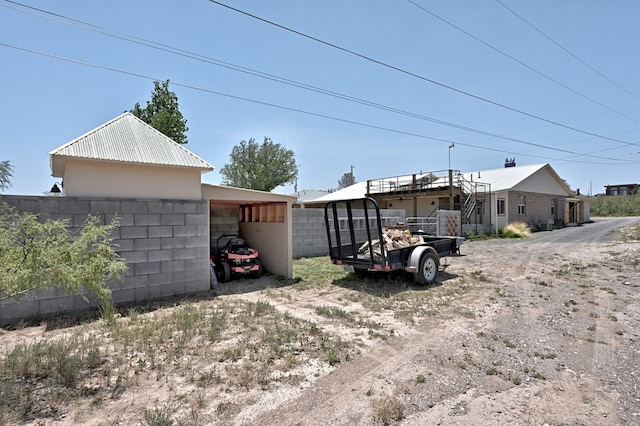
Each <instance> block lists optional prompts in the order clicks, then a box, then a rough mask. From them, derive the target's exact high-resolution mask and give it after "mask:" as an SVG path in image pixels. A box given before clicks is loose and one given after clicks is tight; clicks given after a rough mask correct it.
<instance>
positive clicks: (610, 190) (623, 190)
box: [605, 183, 640, 195]
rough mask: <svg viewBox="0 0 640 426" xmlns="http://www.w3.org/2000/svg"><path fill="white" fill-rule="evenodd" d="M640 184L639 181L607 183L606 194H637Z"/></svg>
mask: <svg viewBox="0 0 640 426" xmlns="http://www.w3.org/2000/svg"><path fill="white" fill-rule="evenodd" d="M639 188H640V184H637V183H627V184H624V185H606V186H605V194H606V195H635V194H638V193H639V192H640V191H638V189H639Z"/></svg>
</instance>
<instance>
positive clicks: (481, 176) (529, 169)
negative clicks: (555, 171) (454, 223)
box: [463, 163, 548, 192]
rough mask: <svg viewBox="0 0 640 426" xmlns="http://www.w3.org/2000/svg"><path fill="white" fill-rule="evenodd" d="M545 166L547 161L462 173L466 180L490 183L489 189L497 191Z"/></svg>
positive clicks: (507, 188) (511, 185) (511, 186)
mask: <svg viewBox="0 0 640 426" xmlns="http://www.w3.org/2000/svg"><path fill="white" fill-rule="evenodd" d="M547 166H548V164H547V163H543V164H530V165H526V166H516V167H503V168H501V169H492V170H483V171H479V172H473V173H463V175H464V178H465V179H466V180H473V181H477V182H482V183H488V184H491V191H493V192H498V191H506V190H509V189H512V188H514V187H515V186H516V185H518V184H519V183H520V182H522V181H524V180H525V179H527V178H528V177H530V176H531V175H533V174H534V173H536V172H537V171H538V170H540V169H542V168H544V167H547Z"/></svg>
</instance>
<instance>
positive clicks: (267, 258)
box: [49, 112, 296, 278]
mask: <svg viewBox="0 0 640 426" xmlns="http://www.w3.org/2000/svg"><path fill="white" fill-rule="evenodd" d="M49 157H50V165H51V174H52V176H53V177H56V178H60V179H62V184H63V188H64V190H63V195H64V196H66V197H104V198H112V197H114V198H121V199H122V198H129V199H134V200H140V199H145V200H147V199H158V200H207V201H208V203H209V212H210V213H209V215H208V219H207V224H208V227H209V231H210V238H209V240H210V241H214V240H215V237H216V235H215V234H216V232H218V233H222V232H230V231H231V232H232V231H239V232H240V234H241V235H242V237H243V238H244V239H245V240H246V241H247V242H248V243H249V244H250V245H251V246H252V247H254V248H256V249H258V250H259V252H260V256H261V260H262V263H263V265H264V267H265V269H266V270H267V271H268V272H271V273H274V274H278V275H282V276H284V277H288V278H290V277H292V275H293V266H292V265H293V260H292V248H291V247H292V226H291V221H292V219H291V208H292V205H293V203H294V202H295V201H296V199H295V197H290V196H285V195H279V194H273V193H268V192H262V191H250V190H244V189H238V188H232V187H226V186H217V185H209V184H203V183H202V181H201V176H202V174H204V173H208V172H211V171H213V170H214V166H213V165H211V164H210V163H208V162H207V161H205V160H204V159H202V158H200V157H199V156H197V155H196V154H194V153H193V152H191V151H189V150H188V149H186V148H185V147H184V146H183V145H180V144H177V143H176V142H174V141H173V140H171V139H170V138H168V137H167V136H165V135H164V134H162V133H160V132H159V131H157V130H156V129H154V128H153V127H151V126H149V125H148V124H146V123H145V122H143V121H142V120H140V119H139V118H137V117H136V116H134V115H133V114H131V113H128V112H126V113H124V114H121V115H120V116H118V117H116V118H114V119H113V120H110V121H108V122H107V123H104V124H103V125H101V126H98V127H96V128H95V129H93V130H91V131H89V132H87V133H85V134H84V135H82V136H79V137H78V138H76V139H74V140H72V141H70V142H68V143H66V144H64V145H62V146H60V147H58V148H56V149H54V150H52V151H51V152H49ZM220 210H225V219H224V222H225V223H224V225H225V226H226V228H225V229H226V230H225V231H218V230H217V228H216V226H217V225H219V223H216V220H215V219H214V220H213V221H212V217H214V216H215V215H214V216H212V214H213V213H214V212H216V211H220ZM203 262H208V258H207V259H203Z"/></svg>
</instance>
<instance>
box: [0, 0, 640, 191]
mask: <svg viewBox="0 0 640 426" xmlns="http://www.w3.org/2000/svg"><path fill="white" fill-rule="evenodd" d="M222 3H224V4H226V5H229V6H231V7H234V8H237V9H239V10H241V11H244V12H246V13H248V14H251V15H254V17H252V16H248V15H247V14H243V13H240V12H238V11H233V10H231V9H229V8H226V7H223V6H221V5H218V4H216V3H214V2H211V1H206V0H190V1H164V0H154V1H150V0H149V1H145V0H139V1H136V2H130V1H121V0H112V1H110V2H101V3H99V4H100V6H99V7H98V6H96V5H97V4H98V3H95V2H86V1H70V0H68V1H64V2H51V1H33V0H22V1H18V2H13V1H6V0H0V63H1V64H2V66H1V67H0V77H1V81H2V96H1V97H0V117H2V137H1V144H0V161H1V160H9V161H11V163H12V164H13V166H14V177H13V179H12V187H11V188H10V190H9V191H7V193H11V194H41V193H43V192H46V191H47V190H48V189H49V188H51V185H52V184H53V183H54V182H55V181H56V180H55V179H54V178H52V177H51V176H50V173H51V172H50V168H49V156H48V152H49V151H50V150H52V149H54V148H56V147H58V146H60V145H63V144H64V143H66V142H68V141H70V140H72V139H74V138H76V137H78V136H80V135H82V134H84V133H86V132H87V131H89V130H91V129H93V128H95V127H97V126H99V125H101V124H102V123H104V122H106V121H108V120H110V119H112V118H114V117H116V116H118V115H119V114H121V113H122V112H124V111H126V110H129V109H131V108H132V107H133V105H134V104H135V103H136V102H140V103H141V104H142V105H144V104H145V103H146V101H147V100H149V99H150V96H151V91H152V89H153V81H154V80H165V79H169V80H171V84H170V88H171V90H172V91H174V92H175V93H176V94H177V95H178V99H179V102H180V110H181V111H182V113H183V114H184V116H185V118H186V119H187V120H188V123H187V125H188V126H189V131H188V132H187V136H188V138H189V143H188V144H187V145H186V147H187V148H188V149H190V150H191V151H193V152H195V153H196V154H198V155H199V156H201V157H202V158H204V159H205V160H207V161H209V162H210V163H212V164H213V165H214V166H215V167H216V170H215V171H214V172H212V173H208V174H205V175H204V176H203V181H205V182H208V183H214V184H217V183H220V181H221V176H220V174H219V173H218V170H219V169H220V168H221V167H222V166H223V165H224V164H226V163H227V162H228V161H229V154H230V153H231V150H232V148H233V146H235V145H237V144H238V143H239V142H240V141H241V140H248V139H249V138H255V139H256V140H258V141H262V139H263V138H264V137H265V136H269V137H271V138H272V139H273V140H274V141H276V142H278V143H281V144H283V145H285V146H286V147H287V148H288V149H291V150H293V151H294V152H295V154H296V161H297V163H298V166H299V169H300V173H299V179H298V189H299V190H302V189H321V190H324V189H328V188H335V187H336V186H337V181H338V180H339V179H340V177H341V176H342V174H343V173H346V172H349V171H350V170H351V166H355V169H354V174H355V177H356V179H357V180H358V181H363V180H367V179H375V178H381V177H388V176H395V175H404V174H411V173H416V172H420V171H434V170H444V169H447V168H448V162H449V155H450V158H451V167H452V168H453V169H458V170H461V171H463V172H464V171H466V172H469V171H476V170H487V169H493V168H500V167H502V166H503V164H504V160H505V158H506V157H515V158H516V163H517V164H520V165H524V164H534V163H545V162H548V163H550V164H551V166H552V167H553V168H554V169H555V170H556V171H557V172H558V174H559V175H560V176H561V177H562V178H563V179H565V180H566V181H567V182H568V183H569V185H570V186H571V187H572V188H573V189H576V188H579V189H580V190H581V193H583V194H588V193H593V194H596V193H602V192H603V191H604V188H603V186H604V185H608V184H618V183H637V182H640V172H639V170H640V168H639V167H638V166H639V164H640V79H639V78H638V70H639V69H640V55H638V53H637V52H638V42H639V41H640V34H639V30H638V27H637V18H638V16H640V3H639V2H636V1H631V0H627V1H615V2H610V1H604V0H602V1H596V0H591V1H583V0H566V1H562V2H558V1H556V0H541V1H536V2H531V1H528V0H518V1H516V0H500V1H497V0H466V1H458V0H447V1H444V0H442V1H426V0H411V1H408V0H407V1H405V0H395V1H391V0H350V1H342V0H323V1H304V0H270V1H249V0H224V1H222ZM36 9H40V11H37V10H36ZM256 17H259V18H262V19H264V20H268V21H271V22H273V23H277V24H279V25H281V26H284V27H286V28H289V29H291V30H295V31H297V32H299V33H302V34H304V35H307V36H310V37H313V38H315V39H317V40H321V41H323V42H326V43H327V44H324V43H320V42H318V41H315V40H312V39H311V38H309V37H304V36H303V35H300V34H296V33H294V32H292V31H288V30H286V29H283V28H280V27H277V26H275V25H272V24H269V23H267V22H264V21H263V20H259V19H257V18H256ZM72 20H73V21H72ZM80 22H82V23H80ZM87 24H90V25H92V26H91V27H89V26H88V25H87ZM98 27H100V28H102V29H98ZM87 28H90V29H92V30H93V31H91V30H88V29H87ZM109 34H110V35H109ZM113 35H118V37H114V36H113ZM131 40H138V41H140V40H145V43H147V44H149V43H152V44H153V43H155V45H156V46H158V44H161V45H164V47H163V49H164V50H160V49H154V48H150V47H148V46H144V45H141V44H140V43H134V42H131ZM328 44H332V45H334V46H333V47H332V46H329V45H328ZM336 46H337V47H339V48H340V49H339V48H336ZM174 49H180V51H181V52H182V55H176V54H174V53H171V52H168V51H166V50H170V51H173V52H175V51H176V50H174ZM35 52H40V53H35ZM43 54H44V55H43ZM46 55H49V56H46ZM52 56H53V57H52ZM187 56H190V57H187ZM195 56H197V57H199V58H200V60H196V59H194V57H195ZM60 58H66V59H60ZM204 58H206V59H204ZM72 61H75V62H72ZM212 62H215V63H217V64H218V65H214V64H212ZM220 64H226V65H225V66H220ZM231 68H235V70H234V69H231ZM238 68H242V69H245V70H246V69H250V70H252V72H254V73H261V75H269V76H270V78H271V79H266V78H260V77H257V76H255V75H250V74H247V73H243V72H239V71H237V69H238ZM273 79H280V80H283V79H284V80H287V81H289V82H292V81H294V82H296V83H297V84H298V85H306V87H311V86H312V87H314V88H315V91H314V90H305V89H302V88H300V87H295V86H294V85H292V84H282V83H279V82H276V81H273ZM318 91H323V92H325V93H326V92H331V93H332V94H333V96H328V95H326V94H322V93H318ZM345 97H350V98H351V99H354V98H355V99H358V100H359V102H350V101H347V100H345V99H344V98H345ZM363 101H365V102H367V103H369V104H376V105H377V106H378V107H377V108H374V107H371V106H367V105H364V104H363V103H362V102H363ZM391 110H393V111H391ZM394 111H395V112H394ZM451 143H455V147H454V148H449V146H450V144H451ZM275 191H276V192H280V193H288V192H292V191H293V186H292V185H289V186H286V187H280V188H277V189H276V190H275Z"/></svg>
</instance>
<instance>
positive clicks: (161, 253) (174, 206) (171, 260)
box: [0, 196, 210, 323]
mask: <svg viewBox="0 0 640 426" xmlns="http://www.w3.org/2000/svg"><path fill="white" fill-rule="evenodd" d="M0 201H4V202H7V203H9V204H10V205H13V206H15V207H16V208H17V209H18V210H19V211H29V212H35V213H41V215H42V217H44V218H51V219H67V220H68V221H69V225H70V228H72V229H75V228H78V227H80V226H82V224H83V223H84V222H85V220H86V218H87V215H88V214H89V213H91V214H92V215H95V216H96V217H98V218H99V219H100V221H101V222H102V223H108V222H110V221H111V220H112V219H113V217H114V216H115V215H117V216H118V218H119V222H120V227H119V228H117V229H116V230H114V233H113V235H112V238H113V242H114V244H116V246H117V252H118V253H119V254H120V256H122V257H123V258H124V260H125V262H126V263H127V266H128V271H127V272H126V273H125V276H124V278H123V279H122V281H119V282H113V283H109V284H108V285H109V288H110V289H111V290H112V296H113V301H114V302H115V303H116V304H120V303H125V302H142V301H146V300H152V299H160V298H165V297H169V296H175V295H184V294H189V293H194V292H199V291H206V290H209V288H210V278H209V277H210V275H209V225H208V220H209V219H208V212H209V209H208V203H207V202H206V201H201V200H198V201H194V200H131V199H125V198H118V199H115V198H95V197H92V198H81V197H26V196H2V197H1V198H0ZM37 296H38V297H37V298H34V297H31V298H29V297H25V298H22V299H18V300H15V299H9V300H5V301H3V302H0V323H6V322H10V321H15V320H19V319H21V318H26V317H29V316H32V315H42V316H46V315H52V314H56V313H59V312H69V311H71V312H73V311H82V310H87V309H90V308H92V307H95V306H96V303H95V301H94V302H91V303H87V302H86V301H84V299H82V298H81V297H79V296H71V295H68V294H65V293H64V292H62V291H60V290H54V291H46V292H39V293H38V294H37Z"/></svg>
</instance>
